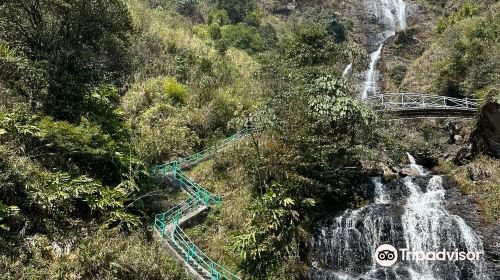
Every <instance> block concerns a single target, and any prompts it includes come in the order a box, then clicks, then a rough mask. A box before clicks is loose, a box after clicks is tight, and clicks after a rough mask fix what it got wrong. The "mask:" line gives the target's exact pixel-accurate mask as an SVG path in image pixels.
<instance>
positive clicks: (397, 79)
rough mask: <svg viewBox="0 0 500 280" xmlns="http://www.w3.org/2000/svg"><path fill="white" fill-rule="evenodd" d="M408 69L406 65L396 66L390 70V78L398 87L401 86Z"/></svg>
mask: <svg viewBox="0 0 500 280" xmlns="http://www.w3.org/2000/svg"><path fill="white" fill-rule="evenodd" d="M407 70H408V68H407V67H406V66H405V65H396V66H394V67H392V68H391V69H390V70H389V76H390V77H391V79H392V80H393V81H394V83H395V84H396V86H400V85H401V82H403V79H404V78H405V76H406V71H407Z"/></svg>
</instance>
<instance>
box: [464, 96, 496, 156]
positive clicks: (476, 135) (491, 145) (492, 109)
mask: <svg viewBox="0 0 500 280" xmlns="http://www.w3.org/2000/svg"><path fill="white" fill-rule="evenodd" d="M471 141H472V152H473V153H474V154H480V153H484V154H488V155H490V156H493V157H496V158H500V93H499V94H497V96H496V97H495V98H489V100H488V101H487V102H486V104H485V105H484V106H483V108H482V110H481V115H480V117H479V121H478V124H477V127H476V129H475V130H474V132H473V133H472V136H471Z"/></svg>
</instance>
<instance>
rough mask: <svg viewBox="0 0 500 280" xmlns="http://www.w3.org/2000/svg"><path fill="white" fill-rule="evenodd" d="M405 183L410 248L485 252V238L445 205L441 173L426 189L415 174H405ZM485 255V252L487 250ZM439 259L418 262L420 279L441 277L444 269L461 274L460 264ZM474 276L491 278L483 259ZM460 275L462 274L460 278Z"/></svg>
mask: <svg viewBox="0 0 500 280" xmlns="http://www.w3.org/2000/svg"><path fill="white" fill-rule="evenodd" d="M405 186H406V187H407V188H408V190H409V193H410V195H409V197H408V199H407V204H406V206H405V211H404V213H403V216H402V218H401V220H402V223H403V233H404V239H405V243H406V248H407V249H408V250H409V251H412V252H429V251H440V250H444V249H445V250H447V251H454V250H459V251H462V250H465V251H467V252H481V253H483V245H482V242H481V239H480V238H479V237H478V236H477V235H476V234H475V233H474V231H473V230H472V229H471V228H470V227H469V226H467V224H466V223H465V221H464V220H463V219H462V218H460V217H459V216H456V215H452V214H450V213H449V212H448V211H447V210H446V209H445V208H444V206H443V203H444V199H445V193H446V192H445V190H444V189H443V179H442V177H441V176H433V177H432V178H431V179H430V180H429V183H428V185H427V191H426V192H423V191H422V190H421V189H420V187H419V186H418V185H416V184H415V183H413V182H412V178H411V177H406V178H405ZM483 255H484V254H483ZM439 265H440V263H439V262H436V261H420V262H417V263H415V265H414V266H415V267H416V269H417V270H418V271H419V272H420V274H421V275H420V277H419V278H416V279H436V280H438V279H440V277H439V274H440V272H441V270H443V271H448V273H456V274H457V275H458V274H459V269H460V268H459V267H457V266H454V265H453V263H452V262H450V263H449V266H448V267H445V268H444V267H439ZM473 266H474V267H473V268H472V275H474V278H473V279H488V277H487V276H486V275H484V264H483V262H482V261H476V262H474V263H473ZM457 279H458V278H457Z"/></svg>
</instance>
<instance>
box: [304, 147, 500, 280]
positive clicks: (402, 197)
mask: <svg viewBox="0 0 500 280" xmlns="http://www.w3.org/2000/svg"><path fill="white" fill-rule="evenodd" d="M410 161H411V164H410V165H409V166H408V167H409V168H412V169H413V170H414V171H417V172H418V173H419V174H421V175H420V176H408V177H405V178H402V179H397V180H395V181H393V182H392V183H389V184H386V185H384V184H383V183H382V180H381V178H380V177H375V178H372V185H373V197H372V201H373V202H372V203H371V204H369V205H367V206H364V207H362V208H359V209H355V210H351V209H349V210H347V211H345V212H344V213H343V214H341V215H338V216H335V217H331V218H329V219H327V220H326V221H325V223H324V224H322V225H321V226H320V227H319V228H318V229H317V230H316V231H315V233H314V234H313V237H312V239H311V241H310V251H311V253H310V259H311V264H310V265H311V267H312V268H311V270H310V272H309V278H310V279H315V280H321V279H325V280H326V279H333V280H337V279H338V280H350V279H363V280H365V279H366V280H367V279H387V280H389V279H395V280H399V279H401V280H403V279H412V280H462V279H464V280H465V279H467V280H488V279H492V278H491V277H490V276H489V275H488V273H487V272H486V266H485V262H484V258H481V256H483V257H484V250H483V244H482V241H481V238H480V237H479V236H478V235H477V234H476V233H475V232H474V230H473V229H472V228H470V227H469V226H468V225H467V224H466V222H465V221H464V220H463V219H462V218H461V217H459V216H457V215H453V214H451V213H449V212H448V211H447V210H446V208H445V207H444V203H445V195H446V190H445V189H444V188H443V178H442V177H441V176H438V175H431V174H430V172H428V171H427V170H425V169H424V168H423V167H422V166H420V165H418V164H416V163H415V162H414V159H413V157H411V156H410ZM382 244H391V245H393V246H394V247H395V248H398V249H399V250H400V252H401V249H403V248H404V249H407V251H409V252H440V251H444V252H451V253H448V254H450V255H452V256H455V255H453V252H457V255H456V256H457V257H458V252H462V251H464V252H476V253H477V254H478V256H479V258H478V259H477V260H469V259H465V260H455V259H453V260H419V261H416V260H414V259H410V260H408V259H406V260H402V259H401V254H400V255H399V257H400V259H398V261H397V262H396V264H394V265H393V266H391V267H383V266H381V265H379V264H377V262H376V260H375V252H376V249H377V247H378V246H380V245H382Z"/></svg>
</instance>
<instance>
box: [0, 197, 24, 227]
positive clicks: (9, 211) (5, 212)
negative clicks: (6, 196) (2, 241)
mask: <svg viewBox="0 0 500 280" xmlns="http://www.w3.org/2000/svg"><path fill="white" fill-rule="evenodd" d="M18 213H19V207H17V206H14V205H11V206H8V205H5V204H3V202H2V201H1V200H0V232H1V231H2V230H9V226H8V225H6V224H4V222H3V220H5V219H8V218H9V217H12V216H16V215H17V214H18Z"/></svg>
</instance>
